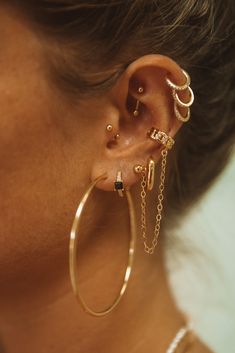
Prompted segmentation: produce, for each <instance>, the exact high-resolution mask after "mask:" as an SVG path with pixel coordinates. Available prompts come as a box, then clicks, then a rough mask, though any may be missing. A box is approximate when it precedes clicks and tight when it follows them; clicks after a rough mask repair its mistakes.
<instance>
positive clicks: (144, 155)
mask: <svg viewBox="0 0 235 353" xmlns="http://www.w3.org/2000/svg"><path fill="white" fill-rule="evenodd" d="M189 85H190V77H189V75H188V74H187V73H186V72H185V71H183V70H182V69H181V68H180V67H179V66H178V65H177V64H176V63H175V62H174V61H173V60H171V59H170V58H167V57H164V56H161V55H147V56H144V57H141V58H139V59H137V60H136V61H135V62H133V63H131V64H130V65H129V67H128V68H127V69H126V71H125V72H124V73H123V75H122V76H121V77H120V78H119V80H118V81H117V83H116V85H115V86H114V87H113V89H112V90H111V92H110V100H111V102H112V104H113V105H114V106H115V109H116V116H115V118H113V119H114V120H115V126H116V128H117V129H118V136H120V138H119V139H118V140H117V139H115V138H114V137H113V136H112V137H111V135H110V141H111V142H110V141H108V143H107V144H106V146H105V149H104V151H103V156H102V158H101V159H100V160H97V161H96V163H95V165H94V168H93V172H92V178H96V177H98V174H102V173H104V172H107V173H108V178H107V179H106V180H105V181H104V182H103V183H100V184H99V188H101V189H104V190H113V183H114V180H115V177H116V173H117V171H118V170H121V171H122V178H123V183H124V185H126V186H127V187H130V186H131V185H133V184H134V183H136V182H137V181H138V180H139V176H138V175H137V174H136V173H135V172H134V166H135V165H138V164H140V165H146V163H147V160H148V158H149V156H151V155H152V156H153V157H154V159H155V161H158V159H159V158H160V157H161V151H162V147H163V146H164V147H165V148H166V149H169V148H171V147H172V146H173V137H174V136H175V134H176V133H177V131H178V129H179V128H180V127H181V125H182V122H186V121H188V119H189V117H190V106H191V104H192V103H193V99H194V96H193V91H192V90H191V89H190V87H189ZM181 103H182V104H181ZM107 129H108V130H109V131H108V130H107V131H108V133H109V134H112V129H111V128H110V127H107ZM151 129H152V130H151ZM150 130H151V133H149V131H150ZM113 140H115V143H112V141H113Z"/></svg>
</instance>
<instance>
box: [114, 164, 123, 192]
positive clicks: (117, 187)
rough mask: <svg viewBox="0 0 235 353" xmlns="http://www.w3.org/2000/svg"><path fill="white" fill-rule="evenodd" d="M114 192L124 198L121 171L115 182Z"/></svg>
mask: <svg viewBox="0 0 235 353" xmlns="http://www.w3.org/2000/svg"><path fill="white" fill-rule="evenodd" d="M114 190H115V191H117V192H118V194H119V196H121V197H123V191H124V185H123V180H122V172H121V171H120V170H119V171H118V172H117V178H116V181H115V182H114Z"/></svg>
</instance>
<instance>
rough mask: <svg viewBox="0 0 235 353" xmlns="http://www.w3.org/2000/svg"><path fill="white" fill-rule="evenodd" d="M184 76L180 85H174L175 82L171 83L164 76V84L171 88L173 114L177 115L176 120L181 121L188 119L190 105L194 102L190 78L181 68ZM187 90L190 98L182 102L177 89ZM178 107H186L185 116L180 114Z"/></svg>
mask: <svg viewBox="0 0 235 353" xmlns="http://www.w3.org/2000/svg"><path fill="white" fill-rule="evenodd" d="M182 72H183V74H184V76H185V80H186V81H185V83H184V84H183V85H181V86H179V85H176V84H175V83H173V82H172V81H171V80H170V79H169V78H168V77H167V78H166V84H167V85H168V86H169V87H170V88H171V89H172V96H173V99H174V112H175V115H176V117H177V119H178V120H180V121H182V122H184V123H185V122H187V121H188V120H189V119H190V115H191V113H190V107H191V105H192V104H193V102H194V93H193V90H192V88H191V87H190V84H191V78H190V76H189V74H188V73H187V72H186V71H185V70H182ZM185 90H188V91H189V93H190V99H189V101H188V102H182V101H181V99H180V98H179V96H178V93H177V91H185ZM178 107H183V108H187V113H186V116H182V114H181V113H180V111H179V108H178Z"/></svg>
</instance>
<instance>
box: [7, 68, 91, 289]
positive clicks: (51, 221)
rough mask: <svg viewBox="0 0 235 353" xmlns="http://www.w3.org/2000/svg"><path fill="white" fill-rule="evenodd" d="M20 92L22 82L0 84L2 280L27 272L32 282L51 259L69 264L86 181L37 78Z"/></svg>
mask: <svg viewBox="0 0 235 353" xmlns="http://www.w3.org/2000/svg"><path fill="white" fill-rule="evenodd" d="M26 74H27V73H25V75H26ZM35 83H37V84H36V85H35ZM3 85H4V88H3ZM13 87H14V88H13ZM23 87H24V85H23V81H22V80H21V78H20V77H18V78H16V77H15V78H14V82H11V80H9V78H8V79H7V80H5V81H4V80H2V81H1V85H0V107H1V108H0V116H1V120H0V165H1V168H0V200H1V202H0V229H1V234H0V278H1V280H3V281H4V277H5V279H9V278H10V277H11V276H12V277H14V278H18V279H21V280H22V276H24V277H25V278H27V273H28V276H29V277H30V276H31V277H32V273H33V274H34V278H35V279H36V278H37V276H36V273H37V271H38V273H43V267H45V271H46V268H47V269H48V267H50V266H52V263H54V265H55V262H53V259H56V258H58V257H61V258H63V259H66V260H67V255H68V254H67V252H68V246H67V245H68V236H69V231H70V227H71V224H72V220H73V217H74V212H75V209H76V206H77V202H78V199H79V197H80V193H81V192H80V189H78V185H79V184H82V183H83V182H82V180H84V177H85V176H84V175H83V174H82V172H83V170H81V169H80V170H78V168H76V167H74V166H76V163H75V161H76V162H78V160H79V156H80V152H79V151H78V153H77V154H76V155H75V153H74V150H75V147H74V145H73V141H72V140H71V139H69V141H68V134H67V135H66V136H65V129H64V127H63V128H62V127H61V125H60V122H59V119H60V115H61V114H60V113H61V109H59V108H58V109H57V108H56V107H57V106H58V102H56V100H55V99H54V98H53V97H50V99H49V98H48V96H49V93H47V94H45V93H44V92H49V91H48V89H46V87H44V85H43V83H41V84H40V75H38V74H36V73H35V75H34V76H33V75H31V80H30V81H28V82H27V89H24V88H23ZM69 129H70V127H69ZM77 145H78V146H79V143H78V142H77ZM78 146H76V150H78ZM71 171H73V173H72V172H71ZM61 255H62V256H61ZM42 259H43V260H42ZM1 269H4V270H1ZM29 277H28V278H29ZM0 287H1V285H0Z"/></svg>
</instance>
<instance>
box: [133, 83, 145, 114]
mask: <svg viewBox="0 0 235 353" xmlns="http://www.w3.org/2000/svg"><path fill="white" fill-rule="evenodd" d="M143 92H144V88H143V87H142V86H140V87H139V88H138V93H143ZM139 105H140V101H139V99H137V102H136V106H135V110H134V112H133V115H134V116H135V117H136V116H138V115H139Z"/></svg>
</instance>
